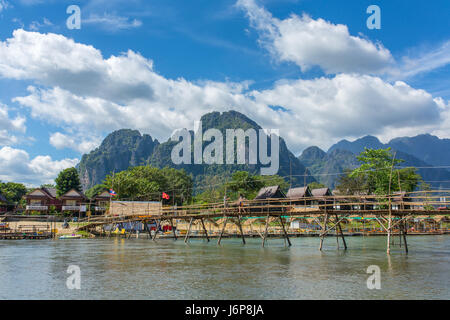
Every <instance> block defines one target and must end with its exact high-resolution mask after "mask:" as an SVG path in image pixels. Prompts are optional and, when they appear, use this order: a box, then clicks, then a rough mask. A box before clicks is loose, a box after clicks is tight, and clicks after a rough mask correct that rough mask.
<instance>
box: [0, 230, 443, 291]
mask: <svg viewBox="0 0 450 320" xmlns="http://www.w3.org/2000/svg"><path fill="white" fill-rule="evenodd" d="M346 239H347V243H348V246H349V249H348V250H347V251H344V250H342V249H341V250H336V240H335V238H332V237H329V238H326V239H325V245H324V250H323V251H322V252H320V251H319V250H318V245H319V239H318V238H295V239H292V244H293V246H292V247H290V248H288V247H285V246H284V241H283V240H280V239H269V240H268V244H267V245H266V247H265V248H262V246H261V241H260V240H259V239H248V241H247V245H245V246H243V245H242V244H241V242H240V241H239V239H224V240H222V241H223V243H222V246H217V244H216V241H212V242H211V243H209V244H208V243H206V241H202V240H195V239H192V240H191V243H190V244H189V245H185V244H184V242H183V241H182V240H178V241H173V240H158V241H157V242H153V241H151V240H148V239H127V240H125V239H117V238H116V239H87V240H56V241H52V240H48V241H47V240H45V241H42V240H40V241H39V240H37V241H0V299H449V298H450V277H449V267H450V236H448V235H447V236H445V235H443V236H409V237H408V245H409V249H410V250H409V254H405V253H404V251H403V250H402V249H403V248H399V247H398V246H394V247H393V249H392V253H391V255H390V256H388V255H387V254H386V238H385V237H347V238H346ZM396 241H397V239H396ZM341 248H342V244H341ZM69 265H77V266H79V268H80V271H81V282H80V284H81V289H80V290H76V289H74V290H69V289H68V288H67V286H66V281H67V278H68V277H70V276H71V274H69V273H67V269H68V267H69ZM370 265H377V266H379V268H380V271H381V274H380V277H381V289H379V290H377V289H372V290H369V289H368V288H367V279H368V277H369V276H370V274H367V273H366V271H367V268H368V266H370Z"/></svg>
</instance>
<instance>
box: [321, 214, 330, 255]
mask: <svg viewBox="0 0 450 320" xmlns="http://www.w3.org/2000/svg"><path fill="white" fill-rule="evenodd" d="M327 223H328V212H327V211H326V210H325V217H324V219H323V228H322V234H321V235H320V245H319V250H320V251H322V248H323V240H324V238H325V233H326V231H327Z"/></svg>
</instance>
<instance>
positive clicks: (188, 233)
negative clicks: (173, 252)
mask: <svg viewBox="0 0 450 320" xmlns="http://www.w3.org/2000/svg"><path fill="white" fill-rule="evenodd" d="M193 220H194V218H191V220H190V221H189V228H188V231H187V232H186V237H185V238H184V243H187V242H188V241H189V236H190V234H191V227H192V221H193Z"/></svg>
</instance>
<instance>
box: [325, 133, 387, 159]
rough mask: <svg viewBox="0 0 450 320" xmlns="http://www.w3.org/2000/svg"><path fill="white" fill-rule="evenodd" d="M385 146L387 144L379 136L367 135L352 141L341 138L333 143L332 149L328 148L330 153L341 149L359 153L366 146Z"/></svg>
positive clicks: (378, 147)
mask: <svg viewBox="0 0 450 320" xmlns="http://www.w3.org/2000/svg"><path fill="white" fill-rule="evenodd" d="M385 147H386V146H385V145H384V144H383V143H381V142H380V140H378V138H377V137H374V136H371V135H367V136H364V137H362V138H359V139H356V140H355V141H352V142H350V141H348V140H341V141H339V142H338V143H336V144H334V145H332V146H331V147H330V149H328V153H330V152H331V151H333V150H336V149H340V150H347V151H350V152H352V153H355V154H358V153H361V152H362V151H364V148H371V149H381V148H385Z"/></svg>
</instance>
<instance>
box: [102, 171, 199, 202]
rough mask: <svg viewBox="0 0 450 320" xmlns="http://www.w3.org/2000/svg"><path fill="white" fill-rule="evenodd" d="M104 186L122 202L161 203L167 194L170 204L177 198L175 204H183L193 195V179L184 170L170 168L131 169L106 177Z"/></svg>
mask: <svg viewBox="0 0 450 320" xmlns="http://www.w3.org/2000/svg"><path fill="white" fill-rule="evenodd" d="M104 185H105V186H107V188H111V189H114V191H116V193H117V194H118V198H119V199H121V200H140V201H159V200H161V195H162V193H163V192H166V193H167V194H169V196H170V197H171V199H170V200H169V201H168V203H172V202H173V196H175V202H176V203H178V204H181V203H183V202H184V201H186V200H187V201H189V199H190V198H191V195H192V178H191V177H190V176H189V175H188V174H186V172H185V171H184V170H176V169H170V168H164V169H158V168H153V167H150V166H138V167H133V168H129V169H128V170H125V171H122V172H119V173H117V174H113V175H108V176H106V178H105V181H104Z"/></svg>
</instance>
